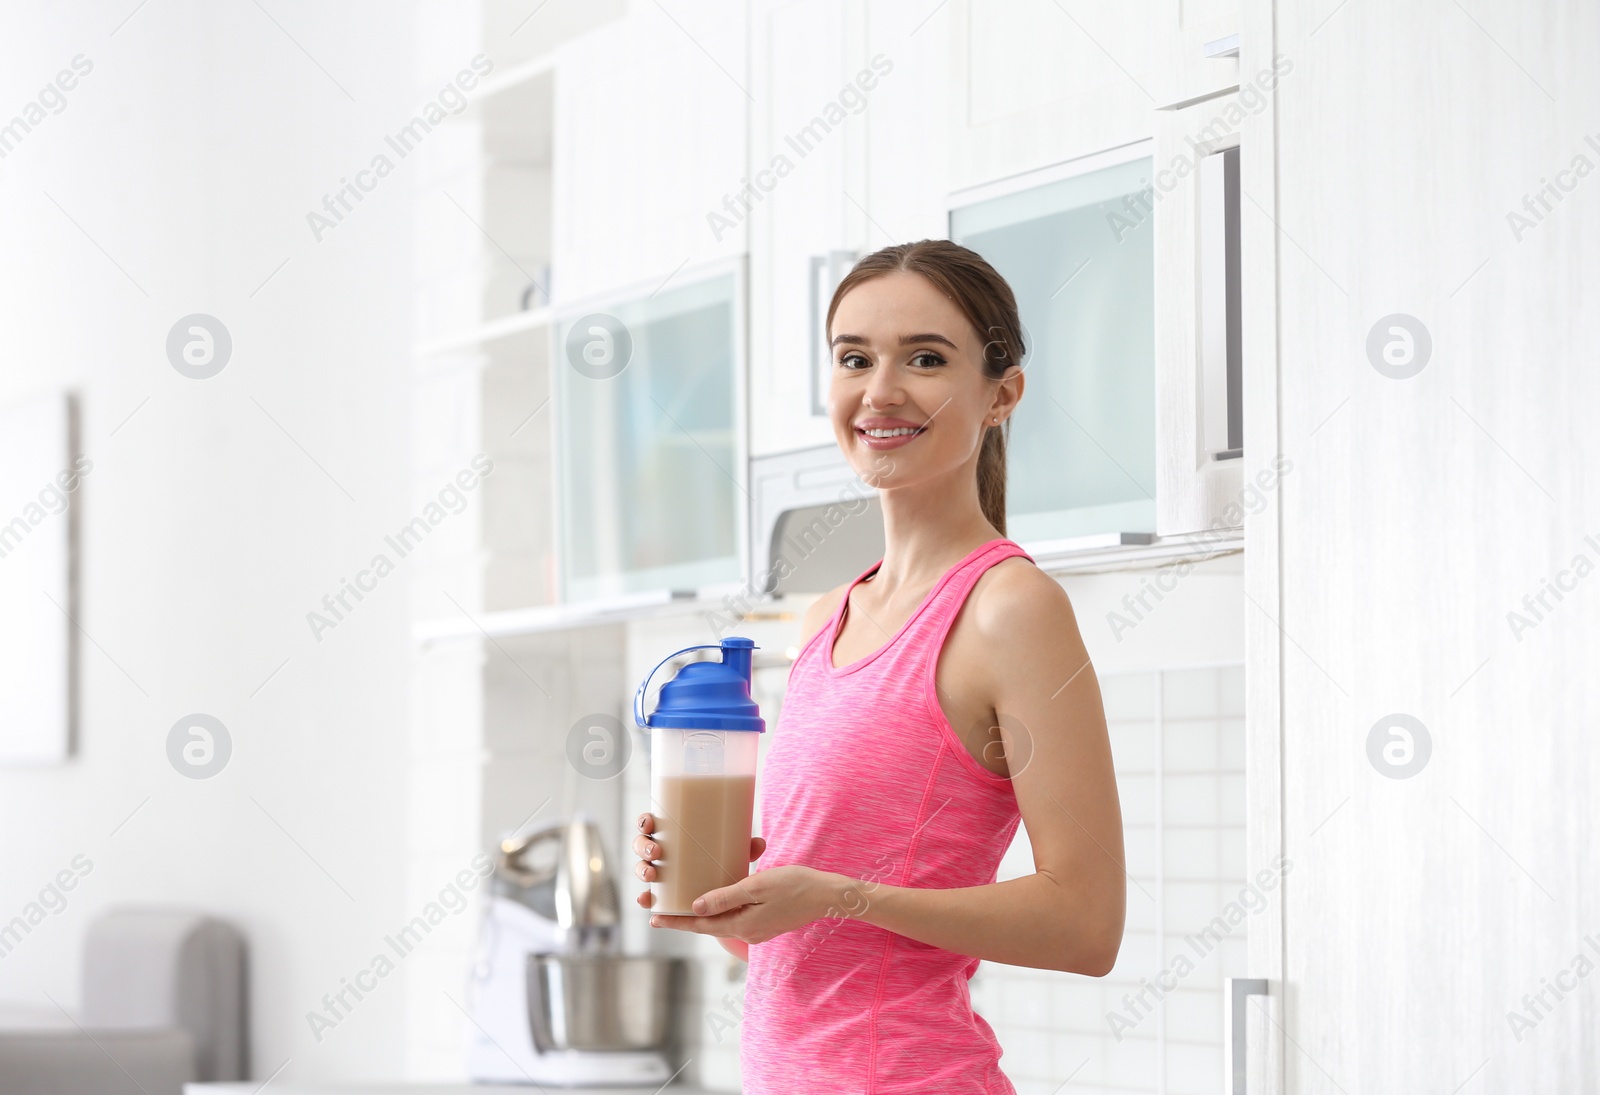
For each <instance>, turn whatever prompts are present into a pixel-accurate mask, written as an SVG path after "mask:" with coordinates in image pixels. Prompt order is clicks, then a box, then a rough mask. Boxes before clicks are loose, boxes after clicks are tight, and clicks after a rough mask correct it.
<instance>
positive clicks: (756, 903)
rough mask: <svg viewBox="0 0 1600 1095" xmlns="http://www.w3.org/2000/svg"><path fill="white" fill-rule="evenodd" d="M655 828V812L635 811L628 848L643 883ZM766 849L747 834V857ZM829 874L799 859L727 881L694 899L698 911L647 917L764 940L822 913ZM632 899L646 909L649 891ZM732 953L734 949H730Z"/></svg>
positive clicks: (657, 851) (649, 873)
mask: <svg viewBox="0 0 1600 1095" xmlns="http://www.w3.org/2000/svg"><path fill="white" fill-rule="evenodd" d="M654 833H655V817H654V815H652V814H640V815H639V833H638V835H637V836H635V837H634V838H633V850H634V853H635V854H637V855H638V856H639V857H640V859H639V862H638V863H637V864H635V865H634V869H633V873H634V874H635V875H636V876H637V877H638V878H639V879H640V880H641V881H644V882H653V881H655V879H656V874H657V871H656V866H655V862H653V861H655V860H658V859H659V857H660V855H661V845H660V844H658V843H657V842H656V841H654V840H652V839H650V838H651V836H652V834H654ZM766 849H767V842H766V841H765V840H763V839H762V838H761V837H752V838H751V840H750V860H751V862H754V861H755V860H757V859H759V858H760V857H761V853H762V852H764V851H766ZM833 879H834V876H833V875H829V874H826V873H825V872H823V871H818V870H814V869H812V868H810V867H802V866H799V865H798V864H794V865H790V866H785V867H774V868H772V869H771V870H766V871H757V872H755V873H754V874H752V875H750V876H749V877H748V878H745V879H743V880H741V881H739V882H735V883H734V884H733V885H731V886H723V887H722V888H720V889H716V890H712V891H711V892H710V893H706V894H702V895H701V896H700V897H698V898H696V899H695V902H694V908H695V910H696V912H697V913H699V914H700V915H696V916H673V915H669V914H666V913H658V914H657V915H655V916H652V917H651V918H650V926H651V927H661V928H677V929H679V930H680V931H692V932H699V933H701V934H703V935H714V936H717V937H719V938H723V939H739V940H742V941H744V942H745V943H747V944H748V943H765V942H766V941H767V940H768V939H771V938H773V937H774V936H777V935H782V934H783V933H784V932H787V931H793V930H794V929H795V928H799V927H804V926H805V925H806V924H809V923H811V921H813V920H816V919H818V918H820V917H821V916H823V915H824V914H825V913H826V911H827V909H828V906H829V904H830V902H831V897H830V893H831V888H832V887H831V881H832V880H833ZM637 901H638V903H639V905H640V906H641V907H642V908H646V909H648V908H649V907H650V903H651V895H650V891H649V890H645V891H644V892H643V893H641V894H640V895H639V896H638V898H637ZM729 949H730V950H733V948H729ZM734 953H738V951H737V950H734Z"/></svg>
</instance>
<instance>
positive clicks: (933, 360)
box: [911, 351, 944, 368]
mask: <svg viewBox="0 0 1600 1095" xmlns="http://www.w3.org/2000/svg"><path fill="white" fill-rule="evenodd" d="M911 360H912V361H915V362H918V363H920V364H921V365H922V366H923V367H924V368H928V367H932V366H934V365H943V364H944V358H942V357H940V356H939V355H938V354H936V353H933V352H931V351H929V352H925V353H920V354H918V355H917V356H916V357H914V358H912V359H911Z"/></svg>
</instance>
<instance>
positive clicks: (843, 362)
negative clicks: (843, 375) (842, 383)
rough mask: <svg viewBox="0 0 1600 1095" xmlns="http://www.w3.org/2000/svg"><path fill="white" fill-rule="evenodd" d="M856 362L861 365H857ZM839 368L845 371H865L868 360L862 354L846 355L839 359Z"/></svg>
mask: <svg viewBox="0 0 1600 1095" xmlns="http://www.w3.org/2000/svg"><path fill="white" fill-rule="evenodd" d="M856 362H860V364H855V363H856ZM839 367H840V368H843V369H864V368H866V367H867V359H866V358H864V357H862V356H861V355H860V354H845V355H844V356H843V357H841V358H840V359H839Z"/></svg>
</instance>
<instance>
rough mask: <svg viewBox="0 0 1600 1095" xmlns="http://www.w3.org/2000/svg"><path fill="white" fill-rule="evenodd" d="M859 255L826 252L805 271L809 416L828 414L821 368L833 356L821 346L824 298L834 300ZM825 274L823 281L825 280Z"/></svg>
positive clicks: (825, 389) (852, 252) (855, 253)
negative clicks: (808, 298)
mask: <svg viewBox="0 0 1600 1095" xmlns="http://www.w3.org/2000/svg"><path fill="white" fill-rule="evenodd" d="M858 258H860V254H859V253H858V252H856V251H829V252H828V253H827V254H825V255H812V256H811V261H810V265H809V268H808V269H807V276H806V284H807V285H809V286H810V287H811V291H810V295H811V413H812V414H819V415H820V414H827V413H828V391H827V383H826V381H824V380H823V376H824V375H825V371H824V369H823V367H822V364H823V360H824V358H826V359H827V360H828V361H829V363H830V364H831V363H832V355H831V354H830V353H829V349H828V347H826V346H824V345H823V344H822V343H823V337H822V336H823V330H822V321H823V318H824V317H823V314H822V313H823V310H824V309H825V308H826V305H825V304H824V303H823V298H824V297H827V298H828V299H830V300H831V299H832V298H833V291H834V289H835V288H837V287H838V285H839V282H840V281H842V280H843V279H844V275H845V274H846V273H847V272H848V271H849V269H850V267H852V266H854V265H855V262H856V259H858ZM824 274H826V277H824Z"/></svg>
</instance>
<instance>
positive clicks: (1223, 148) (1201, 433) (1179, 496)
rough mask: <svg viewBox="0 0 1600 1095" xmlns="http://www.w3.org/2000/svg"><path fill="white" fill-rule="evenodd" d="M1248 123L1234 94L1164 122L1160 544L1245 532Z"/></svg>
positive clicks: (1158, 208)
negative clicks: (1243, 291)
mask: <svg viewBox="0 0 1600 1095" xmlns="http://www.w3.org/2000/svg"><path fill="white" fill-rule="evenodd" d="M1248 114H1249V110H1248V107H1247V106H1246V105H1244V104H1242V103H1241V102H1240V97H1239V95H1238V94H1237V93H1235V94H1232V95H1226V96H1223V97H1221V98H1217V99H1212V100H1209V101H1207V102H1204V103H1200V104H1198V105H1196V106H1192V107H1187V108H1185V109H1183V110H1173V111H1160V112H1157V114H1156V119H1157V121H1156V141H1155V170H1154V172H1153V174H1152V176H1151V191H1150V204H1151V216H1152V218H1153V221H1154V224H1155V255H1156V264H1155V265H1156V278H1155V309H1156V328H1155V334H1156V345H1155V350H1156V473H1157V478H1156V486H1157V491H1156V499H1157V519H1156V531H1157V533H1159V534H1160V535H1162V536H1172V535H1178V534H1183V533H1196V532H1204V531H1211V530H1220V529H1227V528H1237V527H1240V526H1242V525H1243V511H1242V509H1241V506H1240V501H1241V487H1242V484H1243V476H1242V474H1241V471H1240V468H1241V466H1242V465H1243V463H1244V461H1243V460H1242V459H1241V458H1240V456H1241V453H1240V447H1241V444H1249V443H1250V442H1251V439H1250V438H1248V437H1242V436H1241V433H1240V429H1241V427H1242V423H1241V418H1242V414H1241V411H1242V404H1241V402H1240V400H1241V396H1242V392H1241V391H1240V372H1239V362H1240V357H1239V355H1240V352H1241V343H1240V335H1241V332H1240V330H1239V326H1238V319H1239V311H1238V309H1239V306H1240V300H1239V283H1240V271H1239V268H1238V255H1239V251H1238V231H1239V227H1240V221H1239V203H1240V201H1241V200H1242V198H1241V197H1240V194H1239V190H1238V185H1237V173H1236V172H1237V159H1236V158H1235V157H1237V156H1242V155H1247V154H1248V151H1249V150H1248V149H1242V148H1240V147H1239V127H1240V126H1241V125H1242V123H1243V121H1244V119H1245V118H1246V117H1248ZM1230 149H1233V150H1235V153H1234V156H1232V157H1230V156H1229V154H1228V150H1230ZM1230 171H1232V172H1234V174H1233V175H1232V176H1231V178H1232V180H1233V182H1232V185H1231V189H1230V185H1229V179H1230V175H1229V172H1230ZM1230 217H1231V219H1229V218H1230ZM1230 249H1231V250H1230ZM1230 254H1231V256H1232V258H1231V260H1230ZM1230 360H1231V362H1232V368H1231V369H1230V367H1229V365H1230ZM1230 410H1231V414H1230ZM1230 417H1231V423H1230ZM1230 426H1231V429H1230Z"/></svg>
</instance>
